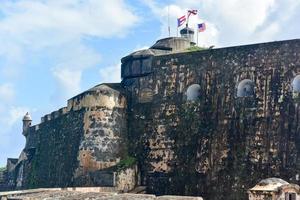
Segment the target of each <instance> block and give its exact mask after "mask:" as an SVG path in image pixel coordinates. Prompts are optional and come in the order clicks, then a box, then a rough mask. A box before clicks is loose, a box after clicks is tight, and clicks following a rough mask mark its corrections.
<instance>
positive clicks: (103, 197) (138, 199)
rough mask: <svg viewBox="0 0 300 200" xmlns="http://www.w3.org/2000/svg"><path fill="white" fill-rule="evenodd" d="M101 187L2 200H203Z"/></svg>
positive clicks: (2, 196)
mask: <svg viewBox="0 0 300 200" xmlns="http://www.w3.org/2000/svg"><path fill="white" fill-rule="evenodd" d="M103 190H104V189H103V188H101V187H90V188H88V187H82V188H79V187H76V188H40V189H32V190H20V191H10V192H0V200H12V199H13V200H42V199H47V200H49V199H62V200H80V199H90V200H91V199H93V200H94V199H95V200H96V199H99V200H203V199H202V198H201V197H188V196H171V195H168V196H158V197H157V196H155V195H152V194H132V193H116V192H102V191H103Z"/></svg>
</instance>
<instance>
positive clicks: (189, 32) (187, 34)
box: [180, 26, 195, 44]
mask: <svg viewBox="0 0 300 200" xmlns="http://www.w3.org/2000/svg"><path fill="white" fill-rule="evenodd" d="M194 33H195V31H194V29H192V28H190V27H188V26H186V27H185V28H184V29H181V31H180V35H181V37H183V38H186V39H188V40H189V41H190V42H191V43H192V44H195V42H194Z"/></svg>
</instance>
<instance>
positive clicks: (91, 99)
mask: <svg viewBox="0 0 300 200" xmlns="http://www.w3.org/2000/svg"><path fill="white" fill-rule="evenodd" d="M126 109H127V104H126V98H125V96H124V94H123V92H122V87H121V86H120V84H102V85H98V86H95V87H94V88H92V89H90V90H88V91H85V92H84V93H82V94H79V95H77V96H75V97H73V98H72V99H70V100H69V101H68V106H67V107H65V108H62V109H60V110H58V111H54V112H52V113H51V114H48V115H45V116H44V117H42V119H41V123H40V124H37V125H35V126H32V127H29V129H28V130H27V132H26V146H25V148H24V150H23V151H22V153H21V155H20V157H19V159H16V163H14V165H13V166H12V165H10V164H9V162H8V165H7V166H8V167H9V166H11V167H10V168H11V170H10V171H11V173H9V174H11V176H10V177H8V179H9V181H10V182H12V184H11V185H12V188H18V189H21V188H37V187H67V186H110V187H114V186H115V171H114V170H115V166H116V165H117V164H118V163H119V162H120V161H121V160H122V159H125V158H127V157H128V155H127V124H126V122H127V120H126V119H127V117H126V116H127V115H126ZM128 180H129V181H130V182H132V181H131V177H129V178H128ZM125 181H126V180H125ZM121 182H122V183H123V181H121ZM124 184H126V183H124Z"/></svg>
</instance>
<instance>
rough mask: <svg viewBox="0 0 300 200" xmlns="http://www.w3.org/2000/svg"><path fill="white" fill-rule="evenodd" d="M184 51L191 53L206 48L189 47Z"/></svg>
mask: <svg viewBox="0 0 300 200" xmlns="http://www.w3.org/2000/svg"><path fill="white" fill-rule="evenodd" d="M186 50H187V51H189V52H192V51H203V50H207V48H205V47H198V46H191V47H189V48H187V49H186Z"/></svg>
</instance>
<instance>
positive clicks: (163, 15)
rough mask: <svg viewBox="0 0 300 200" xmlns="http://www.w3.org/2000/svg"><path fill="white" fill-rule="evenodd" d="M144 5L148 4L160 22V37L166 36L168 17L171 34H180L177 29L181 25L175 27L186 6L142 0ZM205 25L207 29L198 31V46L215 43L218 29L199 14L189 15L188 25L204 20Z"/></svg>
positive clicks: (193, 25) (191, 25)
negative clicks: (162, 4)
mask: <svg viewBox="0 0 300 200" xmlns="http://www.w3.org/2000/svg"><path fill="white" fill-rule="evenodd" d="M144 2H145V4H146V5H148V6H149V7H150V8H151V10H152V12H153V13H154V15H155V16H157V17H158V18H159V20H160V22H161V35H160V37H168V36H169V33H168V17H169V21H170V29H171V36H177V35H178V36H180V34H179V31H180V30H181V29H182V28H183V27H184V25H182V26H181V27H179V28H178V29H177V18H178V17H181V16H183V15H185V14H186V12H187V10H188V7H183V6H179V5H177V4H171V5H165V6H161V5H159V4H157V3H156V2H154V1H146V0H145V1H144ZM168 13H169V14H168ZM204 21H205V23H206V25H207V30H206V31H205V32H203V33H199V35H198V42H199V46H211V45H213V44H216V43H217V42H218V41H217V39H218V35H219V31H218V29H217V27H216V26H215V25H214V24H213V23H211V22H209V21H208V20H204V19H203V18H200V15H197V16H191V17H190V19H189V27H194V28H195V27H196V26H197V24H199V23H202V22H204ZM194 39H195V42H196V40H197V36H196V34H195V37H194Z"/></svg>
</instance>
